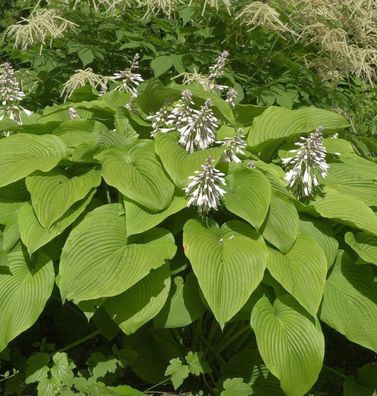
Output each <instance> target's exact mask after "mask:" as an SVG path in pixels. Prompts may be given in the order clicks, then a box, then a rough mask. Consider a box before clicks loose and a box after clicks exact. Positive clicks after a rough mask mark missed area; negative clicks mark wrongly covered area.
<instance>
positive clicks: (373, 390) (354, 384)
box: [343, 364, 377, 396]
mask: <svg viewBox="0 0 377 396" xmlns="http://www.w3.org/2000/svg"><path fill="white" fill-rule="evenodd" d="M343 391H344V396H376V394H377V365H375V364H366V365H364V366H363V367H361V368H359V369H357V374H356V375H355V376H353V375H350V376H349V377H347V378H346V380H345V381H344V383H343Z"/></svg>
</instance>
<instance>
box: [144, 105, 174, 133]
mask: <svg viewBox="0 0 377 396" xmlns="http://www.w3.org/2000/svg"><path fill="white" fill-rule="evenodd" d="M169 114H170V112H169V110H168V109H166V108H162V109H161V110H159V111H158V112H157V113H155V114H151V115H149V116H148V117H147V119H148V120H151V121H152V128H153V130H152V131H151V136H152V137H156V134H157V132H162V133H166V132H170V131H172V130H173V129H174V128H173V127H168V126H167V125H168V122H169V121H168V116H169Z"/></svg>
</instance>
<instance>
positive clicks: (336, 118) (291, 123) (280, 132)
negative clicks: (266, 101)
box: [248, 106, 349, 146]
mask: <svg viewBox="0 0 377 396" xmlns="http://www.w3.org/2000/svg"><path fill="white" fill-rule="evenodd" d="M320 126H322V127H324V128H325V129H330V130H337V129H344V128H346V127H348V126H349V123H348V121H347V120H346V119H345V118H344V117H343V116H341V115H340V114H337V113H333V112H331V111H328V110H322V109H317V108H315V107H303V108H301V109H298V110H289V109H286V108H283V107H275V106H271V107H269V108H268V109H267V110H265V111H264V112H263V113H262V114H261V115H260V116H259V117H256V118H255V119H254V121H253V125H252V126H251V128H250V132H249V137H248V143H249V145H250V146H259V145H261V144H264V145H268V144H269V143H270V142H271V141H279V140H283V139H285V138H287V137H293V136H297V135H304V134H306V133H309V132H313V131H314V130H315V129H316V128H318V127H320Z"/></svg>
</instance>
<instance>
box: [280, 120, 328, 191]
mask: <svg viewBox="0 0 377 396" xmlns="http://www.w3.org/2000/svg"><path fill="white" fill-rule="evenodd" d="M322 132H323V128H322V127H320V128H317V129H316V130H315V132H313V133H311V134H310V135H309V137H307V138H304V137H301V138H300V139H301V142H297V143H295V145H296V146H299V148H298V149H297V150H291V151H290V152H291V153H293V154H294V156H292V157H289V158H285V159H283V164H284V165H285V166H286V167H287V169H288V172H287V173H286V175H285V179H286V180H287V182H288V186H289V187H290V189H291V190H292V191H293V192H294V194H295V195H296V196H297V197H298V198H302V197H309V196H310V195H312V194H313V192H314V190H315V188H316V187H318V186H319V177H322V178H324V177H326V176H327V172H328V169H329V165H328V164H327V162H326V148H325V146H324V145H323V135H322Z"/></svg>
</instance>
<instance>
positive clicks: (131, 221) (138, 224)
mask: <svg viewBox="0 0 377 396" xmlns="http://www.w3.org/2000/svg"><path fill="white" fill-rule="evenodd" d="M186 204H187V199H186V198H185V197H182V196H177V195H175V196H174V197H173V200H172V201H171V204H170V205H169V207H167V208H166V209H165V210H163V211H161V212H157V213H155V212H150V211H148V210H147V209H146V208H144V207H143V206H140V205H138V204H137V203H135V202H133V201H130V200H128V199H127V198H126V197H124V207H125V210H126V225H127V232H128V234H129V235H132V234H139V233H140V232H144V231H148V230H150V229H151V228H153V227H155V226H156V225H158V224H160V223H161V222H162V221H164V220H165V219H166V218H167V217H169V216H171V215H172V214H174V213H177V212H179V211H180V210H181V209H183V208H184V207H185V206H186Z"/></svg>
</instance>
